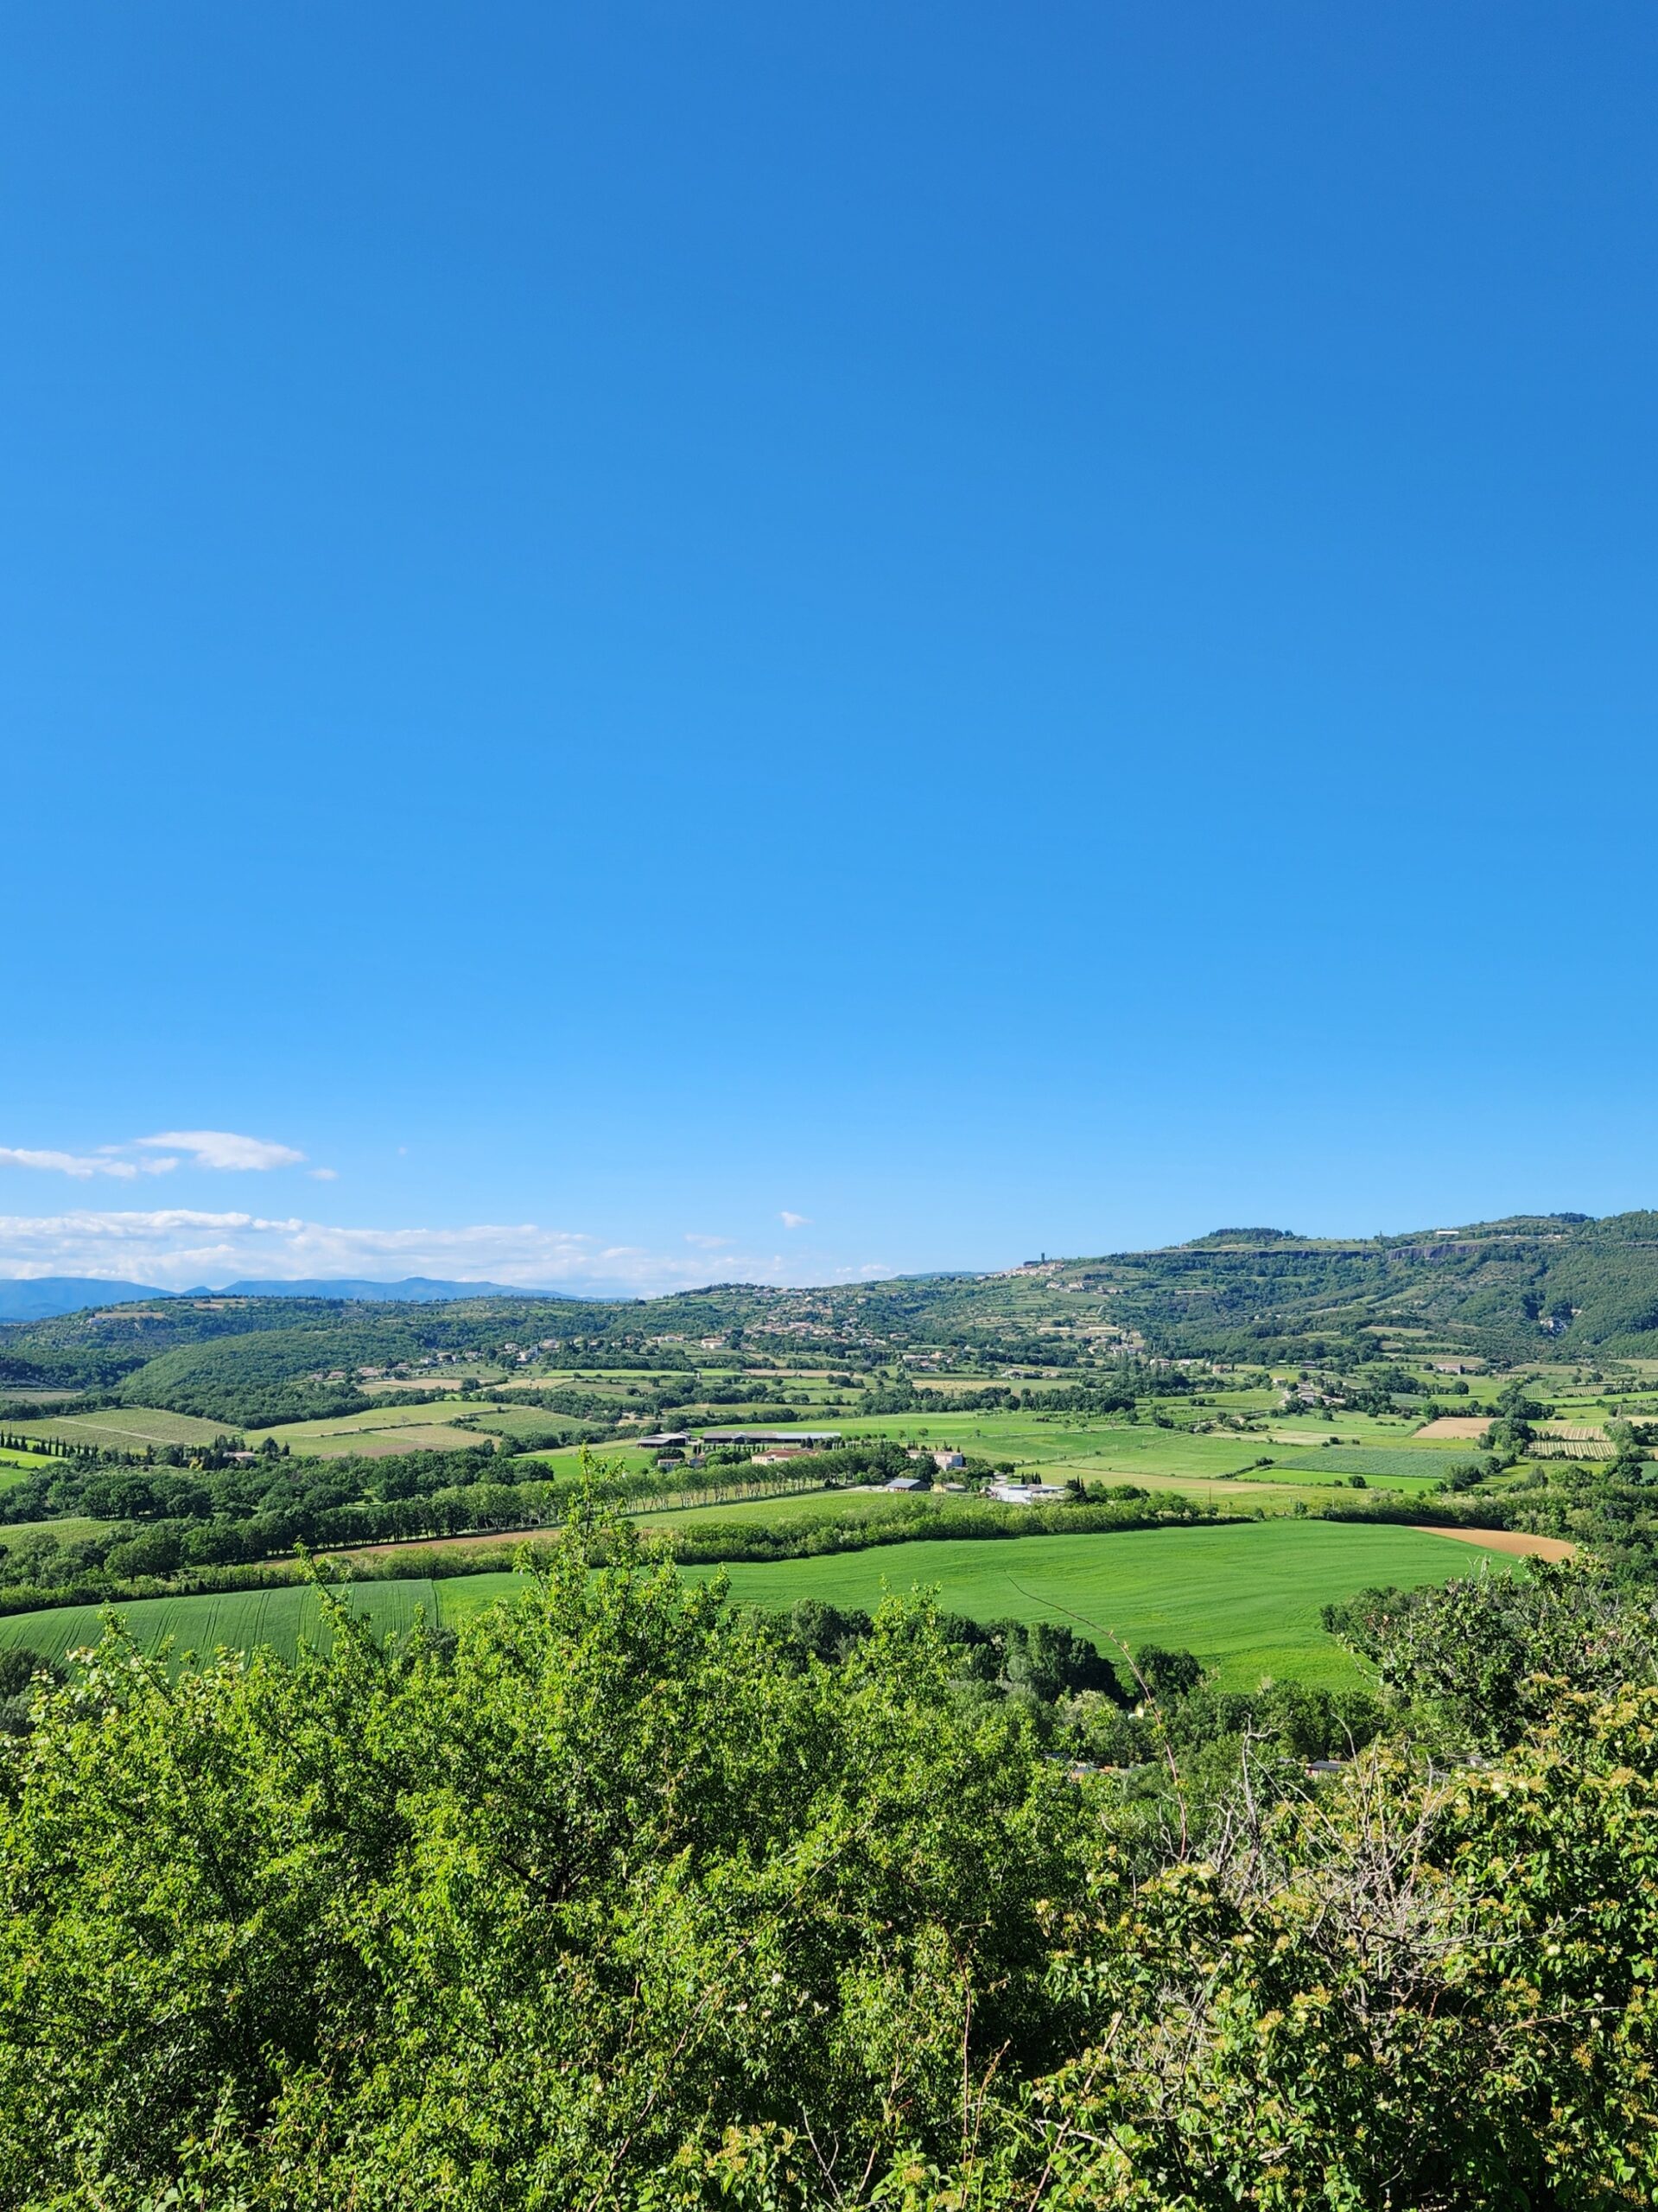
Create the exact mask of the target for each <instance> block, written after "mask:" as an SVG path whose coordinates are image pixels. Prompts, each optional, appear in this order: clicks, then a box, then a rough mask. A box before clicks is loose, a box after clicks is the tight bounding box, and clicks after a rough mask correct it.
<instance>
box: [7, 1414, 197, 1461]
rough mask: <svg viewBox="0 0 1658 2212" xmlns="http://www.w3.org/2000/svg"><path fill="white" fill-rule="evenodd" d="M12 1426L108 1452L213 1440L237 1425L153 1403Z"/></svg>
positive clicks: (16, 1423) (26, 1431)
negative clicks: (170, 1410) (168, 1410)
mask: <svg viewBox="0 0 1658 2212" xmlns="http://www.w3.org/2000/svg"><path fill="white" fill-rule="evenodd" d="M10 1427H12V1428H14V1429H16V1432H17V1433H19V1434H20V1435H22V1436H49V1437H53V1438H55V1439H56V1440H58V1441H59V1442H60V1443H63V1444H91V1445H95V1446H98V1447H99V1448H100V1449H102V1450H104V1451H106V1452H142V1451H143V1448H144V1446H145V1445H147V1444H212V1443H213V1441H214V1440H216V1439H217V1438H219V1437H221V1436H228V1435H231V1434H233V1433H235V1428H236V1424H235V1422H234V1421H198V1420H197V1418H196V1416H195V1415H194V1414H169V1413H163V1412H162V1411H161V1410H160V1408H157V1407H154V1406H107V1407H105V1408H104V1410H103V1411H102V1412H101V1413H95V1414H60V1415H59V1416H57V1417H55V1418H51V1419H48V1420H43V1421H13V1422H11V1423H10Z"/></svg>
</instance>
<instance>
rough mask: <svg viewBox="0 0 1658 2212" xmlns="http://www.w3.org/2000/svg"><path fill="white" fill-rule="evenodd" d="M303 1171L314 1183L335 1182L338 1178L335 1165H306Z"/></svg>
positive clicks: (338, 1172) (338, 1174) (338, 1171)
mask: <svg viewBox="0 0 1658 2212" xmlns="http://www.w3.org/2000/svg"><path fill="white" fill-rule="evenodd" d="M305 1172H306V1173H307V1174H308V1176H309V1177H310V1179H311V1180H312V1181H313V1182H314V1183H337V1182H338V1181H339V1180H340V1170H339V1169H338V1168H337V1167H308V1168H307V1169H306V1171H305Z"/></svg>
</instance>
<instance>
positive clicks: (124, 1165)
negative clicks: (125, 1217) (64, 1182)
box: [0, 1144, 175, 1182]
mask: <svg viewBox="0 0 1658 2212" xmlns="http://www.w3.org/2000/svg"><path fill="white" fill-rule="evenodd" d="M156 1164H157V1166H158V1167H159V1166H160V1165H161V1163H160V1162H159V1161H158V1162H157V1163H156ZM166 1164H167V1166H169V1167H171V1166H174V1165H175V1162H174V1161H172V1160H168V1162H167V1163H166ZM0 1166H7V1167H37V1168H43V1169H45V1170H46V1171H47V1172H48V1173H51V1174H54V1175H73V1176H74V1177H75V1178H76V1179H78V1180H79V1181H81V1182H85V1181H86V1180H88V1179H90V1178H91V1177H92V1176H94V1175H115V1176H118V1177H119V1178H120V1179H121V1180H122V1181H123V1182H130V1181H131V1180H132V1179H133V1177H134V1176H136V1175H137V1173H138V1170H137V1167H135V1166H134V1165H133V1163H132V1162H131V1160H113V1159H111V1158H110V1157H109V1156H108V1155H107V1154H103V1153H99V1154H94V1155H92V1157H90V1158H88V1157H86V1156H84V1155H82V1154H78V1153H73V1152H34V1151H30V1150H29V1148H28V1147H24V1146H20V1145H10V1144H0Z"/></svg>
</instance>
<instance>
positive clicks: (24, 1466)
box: [0, 1448, 58, 1490]
mask: <svg viewBox="0 0 1658 2212" xmlns="http://www.w3.org/2000/svg"><path fill="white" fill-rule="evenodd" d="M56 1465H58V1462H57V1461H56V1460H55V1459H53V1457H52V1455H51V1454H50V1452H13V1451H11V1450H10V1448H0V1490H3V1489H4V1488H5V1487H6V1485H7V1484H9V1483H20V1482H22V1478H23V1477H24V1476H25V1475H38V1474H41V1473H43V1472H44V1471H45V1470H46V1469H47V1468H48V1467H54V1466H56Z"/></svg>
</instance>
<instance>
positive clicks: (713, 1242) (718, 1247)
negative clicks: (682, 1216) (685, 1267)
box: [685, 1229, 731, 1252]
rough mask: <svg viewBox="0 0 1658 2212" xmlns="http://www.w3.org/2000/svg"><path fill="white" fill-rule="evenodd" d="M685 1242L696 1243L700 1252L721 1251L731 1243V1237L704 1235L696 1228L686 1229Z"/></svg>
mask: <svg viewBox="0 0 1658 2212" xmlns="http://www.w3.org/2000/svg"><path fill="white" fill-rule="evenodd" d="M685 1242H686V1243H688V1244H695V1245H696V1249H697V1250H698V1251H699V1252H719V1251H722V1250H723V1249H725V1247H726V1246H727V1244H729V1243H730V1242H731V1239H730V1238H729V1237H728V1236H699V1235H698V1234H697V1232H696V1230H694V1229H688V1230H686V1231H685Z"/></svg>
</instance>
